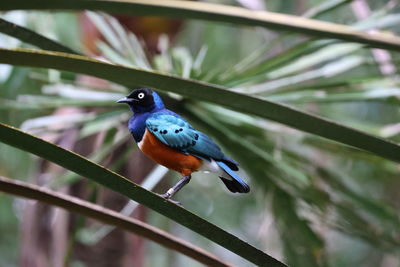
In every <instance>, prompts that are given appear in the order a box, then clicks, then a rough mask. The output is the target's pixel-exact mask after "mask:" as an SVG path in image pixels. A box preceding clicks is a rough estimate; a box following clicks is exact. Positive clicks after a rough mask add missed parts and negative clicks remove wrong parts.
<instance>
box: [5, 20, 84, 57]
mask: <svg viewBox="0 0 400 267" xmlns="http://www.w3.org/2000/svg"><path fill="white" fill-rule="evenodd" d="M0 32H1V33H3V34H7V35H9V36H12V37H15V38H17V39H19V40H21V41H23V42H25V43H28V44H32V45H34V46H37V47H39V48H42V49H46V50H52V51H59V52H64V53H70V54H79V53H78V52H75V51H74V50H72V49H71V48H69V47H66V46H64V45H62V44H60V43H58V42H57V41H53V40H51V39H49V38H47V37H44V36H43V35H41V34H38V33H36V32H34V31H31V30H29V29H27V28H25V27H22V26H18V25H16V24H14V23H11V22H8V21H7V20H5V19H2V18H0Z"/></svg>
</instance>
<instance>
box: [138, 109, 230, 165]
mask: <svg viewBox="0 0 400 267" xmlns="http://www.w3.org/2000/svg"><path fill="white" fill-rule="evenodd" d="M146 127H147V129H148V130H149V131H150V132H151V133H152V134H154V135H155V136H156V137H157V138H158V140H160V141H161V142H162V143H164V144H165V145H167V146H169V147H171V148H173V149H176V150H178V151H180V152H182V153H186V154H191V155H195V156H198V157H203V158H206V159H210V158H212V159H217V160H218V159H221V160H223V159H225V158H226V157H225V155H224V154H223V153H222V152H221V149H220V148H219V147H218V146H217V145H216V144H215V143H214V141H212V140H211V138H209V137H208V136H207V135H205V134H203V133H202V132H199V131H197V130H196V129H194V128H193V127H192V126H191V125H190V124H189V123H188V122H187V121H185V120H184V119H183V118H181V117H179V116H178V115H176V114H174V113H171V114H169V113H168V114H165V113H154V114H152V115H151V116H150V117H149V118H148V119H147V120H146Z"/></svg>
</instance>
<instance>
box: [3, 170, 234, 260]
mask: <svg viewBox="0 0 400 267" xmlns="http://www.w3.org/2000/svg"><path fill="white" fill-rule="evenodd" d="M0 191H3V192H6V193H10V194H13V195H17V196H21V197H25V198H30V199H35V200H39V201H41V202H44V203H46V204H50V205H54V206H58V207H61V208H64V209H66V210H68V211H71V212H76V213H80V214H83V215H85V216H88V217H90V218H93V219H96V220H98V221H101V222H104V223H106V224H111V225H115V226H117V227H120V228H121V229H124V230H126V231H129V232H132V233H134V234H137V235H139V236H143V237H145V238H147V239H150V240H152V241H154V242H157V243H159V244H160V245H163V246H165V247H167V248H170V249H173V250H176V251H178V252H180V253H182V254H185V255H186V256H188V257H191V258H193V259H195V260H197V261H199V262H201V263H204V264H206V265H213V266H214V265H218V266H232V265H230V264H228V263H226V262H224V261H221V260H220V259H218V258H217V257H216V256H215V255H213V254H211V253H208V252H207V251H205V250H203V249H201V248H199V247H196V246H194V245H192V244H190V243H188V242H186V241H184V240H182V239H180V238H177V237H175V236H173V235H171V234H169V233H167V232H164V231H162V230H160V229H158V228H156V227H153V226H151V225H149V224H147V223H144V222H141V221H139V220H136V219H134V218H130V217H128V216H125V215H122V214H120V213H118V212H115V211H113V210H110V209H106V208H104V207H101V206H99V205H95V204H93V203H90V202H87V201H84V200H81V199H79V198H76V197H71V196H68V195H65V194H61V193H58V192H55V191H51V190H49V189H47V188H43V187H40V186H37V185H33V184H28V183H25V182H22V181H18V180H11V179H8V178H5V177H2V176H0Z"/></svg>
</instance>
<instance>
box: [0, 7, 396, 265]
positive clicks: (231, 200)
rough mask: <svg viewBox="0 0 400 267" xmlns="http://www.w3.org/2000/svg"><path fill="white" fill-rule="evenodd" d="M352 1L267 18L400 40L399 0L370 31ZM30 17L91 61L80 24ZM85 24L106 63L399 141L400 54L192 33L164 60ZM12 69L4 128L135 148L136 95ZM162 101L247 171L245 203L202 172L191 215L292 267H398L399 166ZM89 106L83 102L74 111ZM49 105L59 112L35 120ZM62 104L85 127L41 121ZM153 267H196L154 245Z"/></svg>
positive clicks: (12, 215) (3, 88) (7, 230)
mask: <svg viewBox="0 0 400 267" xmlns="http://www.w3.org/2000/svg"><path fill="white" fill-rule="evenodd" d="M240 2H244V3H245V2H246V1H240ZM327 2H329V3H331V5H329V3H328V4H327ZM350 2H351V1H333V0H330V1H316V0H313V1H298V2H297V1H296V2H290V1H265V3H264V4H265V6H266V8H267V9H268V10H270V11H275V12H282V13H288V14H295V15H302V14H306V15H307V14H312V16H313V17H315V18H318V19H321V20H326V21H332V22H335V23H342V24H348V25H354V26H356V27H358V28H361V29H363V30H371V29H376V28H379V29H381V30H384V31H391V32H393V33H395V34H399V32H400V29H399V28H398V23H399V20H400V13H399V7H398V4H397V5H396V2H395V1H383V0H380V1H365V2H364V1H363V2H364V4H365V5H368V6H369V7H370V10H372V11H371V14H370V16H369V17H367V18H365V19H359V18H357V16H356V15H355V13H354V8H352V6H351V5H352V4H351V3H350ZM225 3H226V2H225ZM229 3H230V4H236V5H238V3H232V2H229ZM393 3H394V4H393ZM316 7H319V8H316ZM310 10H317V11H313V12H311V11H310ZM307 11H310V12H308V13H307ZM5 15H7V16H9V18H11V19H12V18H13V16H12V15H11V16H10V15H9V14H5ZM22 16H23V17H25V18H26V26H27V27H29V28H31V29H33V30H35V31H37V32H39V33H42V34H44V35H46V36H48V37H51V38H53V39H57V40H59V41H60V42H61V43H63V44H65V45H67V46H69V47H71V48H74V49H76V50H78V51H83V46H82V42H81V40H80V35H79V34H80V32H79V31H80V30H81V29H80V28H79V20H78V16H76V15H75V14H72V13H63V12H57V13H49V12H23V13H22ZM87 16H88V17H89V18H91V20H92V22H93V23H94V25H95V27H96V28H97V29H98V30H99V31H100V32H101V33H102V35H103V36H104V38H103V39H101V40H97V42H96V45H97V48H98V50H99V52H100V54H101V56H102V57H103V58H105V59H107V60H109V61H111V62H115V63H118V64H124V65H128V66H139V67H142V68H147V69H150V70H159V71H162V72H165V73H171V74H175V75H179V76H182V77H185V78H192V79H196V80H202V81H207V82H210V83H215V84H219V85H223V86H227V87H230V88H232V90H235V91H238V92H242V93H245V94H252V95H255V96H259V97H264V98H266V99H270V100H273V101H279V102H284V103H287V104H289V105H293V106H295V107H297V108H300V109H303V110H307V111H310V112H312V113H315V114H319V115H321V116H323V117H327V118H331V119H333V120H335V121H338V122H340V123H342V124H346V125H349V126H352V127H355V128H358V129H362V130H364V131H367V132H370V133H372V134H375V135H378V136H381V137H386V138H390V139H391V140H393V141H395V142H399V140H400V124H399V121H400V108H399V97H400V92H399V91H400V80H399V70H398V66H399V64H398V62H399V60H400V56H399V53H393V52H386V54H385V56H384V57H383V59H382V55H381V56H379V55H377V54H376V53H374V52H372V51H371V49H369V48H365V47H362V46H361V45H359V44H354V43H341V42H337V41H333V40H314V39H311V38H308V37H305V36H303V35H299V34H296V33H293V32H290V33H289V32H271V31H268V30H265V29H260V28H250V27H236V26H233V25H225V24H218V23H211V22H204V21H201V22H200V21H188V22H185V23H184V25H183V26H182V29H181V31H180V32H179V34H178V36H177V37H176V40H174V41H172V40H169V39H168V38H167V37H166V36H162V37H161V38H160V39H159V49H160V53H158V54H155V55H151V53H150V52H149V51H148V50H147V49H146V46H145V45H143V41H142V40H141V39H140V38H138V37H137V36H135V35H134V34H133V33H132V32H129V31H128V30H126V29H125V28H124V27H123V26H121V25H120V23H119V22H118V21H117V20H116V19H115V18H113V17H110V16H107V15H104V14H96V13H87ZM65 25H67V26H65ZM110 33H114V34H111V35H110ZM1 38H2V39H3V38H4V40H7V37H4V36H1ZM12 45H14V44H12ZM20 45H21V46H25V44H20ZM382 60H383V61H382ZM388 65H389V68H390V66H392V69H391V71H384V70H383V69H384V67H385V66H386V67H388ZM6 68H7V70H6V69H1V70H0V71H1V72H2V74H3V75H2V77H4V78H3V81H2V83H0V101H2V103H8V104H7V105H4V106H3V108H0V119H1V121H2V122H5V123H9V124H11V125H14V126H17V127H21V125H22V126H24V127H25V128H24V127H22V128H24V129H25V130H27V131H30V132H33V133H35V134H36V133H38V134H41V135H46V134H49V133H53V134H60V133H62V132H63V131H65V130H67V129H70V128H74V129H77V130H78V131H79V138H78V139H80V140H82V139H83V138H84V137H87V136H95V135H96V134H98V133H102V134H105V135H106V136H107V138H106V139H105V141H104V143H103V144H102V147H103V149H104V150H102V151H101V152H102V153H104V154H103V155H107V153H112V151H113V148H115V149H117V148H118V147H119V145H120V144H121V143H122V142H125V141H126V140H127V138H126V136H124V137H121V136H120V133H121V131H123V130H121V129H120V127H119V125H120V124H121V123H124V122H125V121H126V120H127V118H128V116H129V113H128V111H127V110H125V109H122V108H119V107H115V106H114V103H113V102H114V100H115V99H116V98H115V95H116V94H124V93H126V92H127V91H129V89H126V88H121V87H120V86H117V85H114V84H100V85H98V84H97V85H96V86H93V85H92V84H91V85H88V84H87V83H85V82H82V79H79V78H77V77H76V76H75V75H72V74H66V73H60V72H58V71H54V70H39V69H27V68H19V67H6ZM7 71H10V72H9V73H6V72H7ZM4 73H6V74H4ZM97 93H104V95H100V94H97ZM164 97H165V98H166V99H167V101H168V102H169V103H170V106H171V108H172V109H173V110H175V111H177V112H179V113H182V114H184V115H185V116H186V117H187V118H188V119H189V120H190V121H191V122H192V123H193V124H194V125H196V127H199V128H200V129H202V130H203V131H204V132H206V133H207V134H210V135H212V136H213V137H214V138H216V139H217V140H218V142H219V143H220V144H221V146H223V147H224V149H225V150H226V151H228V152H229V154H230V155H231V156H232V157H233V158H235V159H237V160H238V161H239V162H240V164H241V166H242V167H243V169H244V172H243V174H244V175H245V176H248V177H249V179H248V180H249V181H250V184H251V187H252V192H251V194H249V195H245V196H233V195H231V194H229V193H226V192H225V190H224V188H223V186H216V182H215V179H213V177H211V176H210V175H205V174H196V175H195V179H192V182H191V183H190V185H189V186H188V187H187V188H185V190H184V191H183V192H182V193H180V195H179V200H180V201H182V202H183V203H185V207H186V208H188V209H189V210H192V211H195V213H197V214H199V215H201V216H202V217H205V218H207V219H208V220H209V221H211V222H213V223H215V224H217V225H219V226H221V227H222V228H224V229H229V231H230V232H233V233H234V234H236V235H237V236H239V237H241V238H243V239H245V240H248V241H249V242H250V243H251V244H253V245H255V246H257V247H260V248H262V249H264V250H266V251H267V252H268V253H269V254H271V255H272V256H275V257H277V258H278V259H283V260H284V261H285V262H287V263H288V264H289V265H291V266H360V265H361V266H386V264H392V265H387V266H397V265H398V264H399V260H398V258H399V257H398V256H399V246H400V228H399V222H400V218H399V214H398V212H397V211H398V209H399V207H400V198H399V194H398V191H399V188H400V183H399V180H398V176H399V175H398V173H399V166H398V164H395V163H392V162H389V161H387V160H384V159H381V158H378V157H376V156H373V155H370V154H367V153H364V152H361V151H358V150H356V149H353V148H349V147H345V146H343V145H339V144H336V143H334V142H331V141H327V140H325V139H321V138H318V137H315V136H311V135H307V134H304V133H301V132H298V131H296V130H293V129H290V128H288V127H286V126H284V125H278V124H276V123H273V122H270V121H266V120H264V119H260V118H257V117H252V116H248V115H245V114H240V113H237V112H234V111H231V110H227V109H224V108H221V107H216V106H213V105H210V104H205V103H201V102H198V101H196V100H193V99H182V98H181V97H179V96H176V95H174V94H169V95H164ZM83 98H84V100H85V102H83V103H78V102H77V101H78V100H82V99H83ZM46 101H47V102H51V103H53V104H54V106H53V107H48V108H46V109H45V108H43V109H36V108H29V106H30V105H39V106H40V105H43V102H46ZM96 101H103V102H101V103H100V104H99V103H96ZM56 102H57V103H58V104H57V105H56V104H55V103H56ZM99 105H100V107H99ZM64 106H65V107H68V106H69V107H71V106H75V107H78V108H80V109H79V112H78V115H79V114H80V115H81V117H77V118H76V120H74V121H72V122H71V121H63V118H62V117H53V118H52V119H50V120H46V121H43V122H42V123H38V121H33V119H38V118H43V116H48V115H51V114H53V112H54V111H55V110H56V108H59V107H64ZM88 113H92V114H94V115H93V116H94V117H95V119H92V118H93V117H89V120H87V118H88V117H87V116H88ZM53 115H54V114H53ZM84 118H86V120H85V119H84ZM64 119H65V118H64ZM60 121H61V123H63V122H64V126H63V127H61V128H56V129H54V128H53V125H54V124H56V123H60ZM116 128H118V130H115V129H116ZM127 142H129V143H131V142H133V141H131V140H129V139H128V141H127ZM129 149H132V145H129ZM0 150H1V153H0V162H1V165H0V174H1V175H4V176H8V177H16V178H21V179H25V180H28V181H32V180H33V176H35V175H36V174H37V172H39V170H38V169H39V167H38V166H37V162H38V160H37V159H36V158H34V157H31V156H29V155H27V154H26V153H23V152H21V151H19V150H16V149H13V148H10V147H8V146H5V145H3V144H0ZM102 153H100V152H99V151H97V153H96V152H95V153H93V154H92V155H91V157H93V159H94V160H96V161H98V162H103V161H104V159H105V156H104V157H101V156H99V155H98V154H102ZM124 153H127V154H128V153H130V152H129V151H127V152H124ZM126 158H127V157H126V156H121V162H118V164H117V163H115V165H113V167H112V168H115V170H119V168H120V167H121V166H123V165H124V164H127V162H126ZM71 176H73V175H71V174H68V173H66V174H64V175H62V176H57V177H58V178H57V180H56V181H55V182H53V184H52V185H54V183H61V184H68V185H71V186H73V185H74V183H76V182H77V181H79V180H80V177H77V176H74V177H72V178H71ZM171 176H172V175H171ZM173 176H176V175H173ZM158 178H159V179H161V178H162V176H159V177H158ZM172 178H174V177H172ZM94 201H96V199H95V200H94ZM0 213H1V216H0V236H1V237H2V238H1V239H0V265H2V266H3V265H4V266H13V265H14V266H17V265H18V264H17V263H18V259H17V258H18V249H19V247H18V229H17V228H18V224H19V222H20V221H21V220H22V218H21V214H22V213H21V211H20V207H19V204H18V202H17V201H12V200H11V198H10V197H8V196H5V195H4V194H0ZM147 220H148V221H149V222H150V224H152V225H155V226H157V227H160V228H162V229H165V230H168V231H170V232H172V233H174V234H176V235H177V236H180V237H183V238H184V239H186V240H189V241H195V242H196V243H197V244H199V243H200V244H201V245H202V247H205V248H207V250H209V251H212V252H214V253H215V254H217V255H220V256H221V257H223V258H225V259H226V260H228V261H229V262H232V263H234V264H235V265H238V266H247V265H248V262H246V261H244V260H243V259H240V258H239V257H237V256H235V255H232V253H230V252H227V251H225V250H223V249H221V248H220V247H217V246H216V245H213V244H212V243H211V242H210V241H208V240H205V239H204V238H202V237H199V236H198V235H195V234H193V233H191V232H189V231H188V230H187V229H183V228H182V227H181V226H179V225H176V224H175V223H172V222H171V221H169V220H167V219H165V218H164V217H162V216H160V215H159V214H157V213H155V212H152V211H149V214H148V218H147ZM86 228H88V227H86ZM89 230H90V229H89ZM76 242H78V243H79V242H83V241H82V240H76ZM154 255H157V256H154ZM72 262H79V261H78V260H77V259H73V260H72ZM145 262H146V266H160V263H163V264H162V265H163V266H187V265H190V266H195V265H194V264H195V263H193V262H192V261H191V260H188V259H187V258H185V257H183V256H181V255H176V254H175V253H173V252H170V251H166V250H165V249H164V248H161V247H159V246H158V245H154V244H148V245H147V247H146V255H145Z"/></svg>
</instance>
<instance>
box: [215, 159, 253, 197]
mask: <svg viewBox="0 0 400 267" xmlns="http://www.w3.org/2000/svg"><path fill="white" fill-rule="evenodd" d="M216 163H217V164H218V166H219V167H220V168H221V169H223V170H224V172H225V173H226V174H227V175H226V177H222V176H220V177H219V178H221V180H222V182H224V184H225V185H226V187H227V188H228V189H229V191H231V192H233V193H248V192H250V187H249V186H248V185H247V184H246V183H245V182H244V181H243V180H242V179H241V178H240V177H239V176H238V175H237V174H236V173H235V172H234V171H233V170H232V169H231V168H229V167H228V165H226V164H225V163H224V162H222V161H216Z"/></svg>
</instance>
